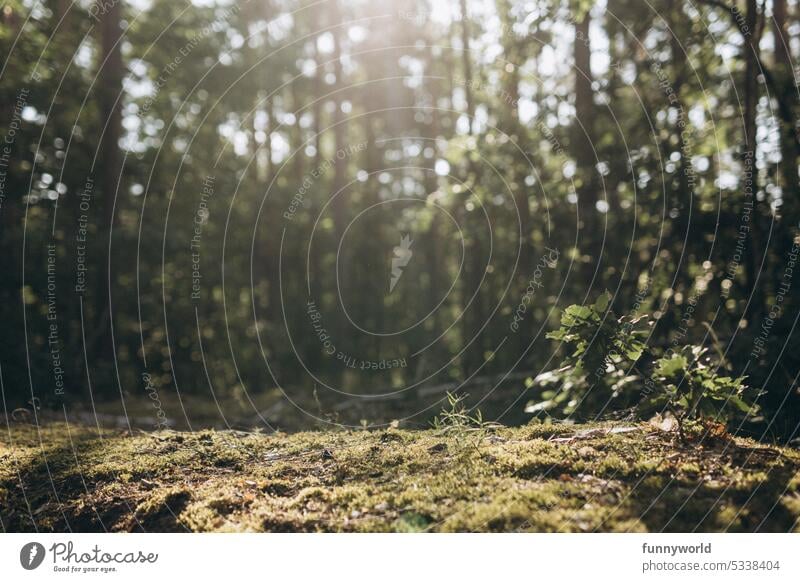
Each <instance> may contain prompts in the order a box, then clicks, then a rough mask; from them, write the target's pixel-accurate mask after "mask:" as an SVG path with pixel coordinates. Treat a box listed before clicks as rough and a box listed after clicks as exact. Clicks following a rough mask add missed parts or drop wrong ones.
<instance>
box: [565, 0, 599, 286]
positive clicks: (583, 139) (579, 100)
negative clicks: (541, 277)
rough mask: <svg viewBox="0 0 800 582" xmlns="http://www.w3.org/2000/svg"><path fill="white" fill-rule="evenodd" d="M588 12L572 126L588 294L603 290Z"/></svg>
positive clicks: (582, 17)
mask: <svg viewBox="0 0 800 582" xmlns="http://www.w3.org/2000/svg"><path fill="white" fill-rule="evenodd" d="M590 23H591V16H590V14H589V9H588V8H584V7H581V12H580V13H579V14H577V15H576V20H575V41H574V42H573V58H574V61H575V63H574V64H575V123H574V124H573V127H572V153H573V156H574V157H575V163H576V164H577V172H576V174H577V177H578V188H577V189H578V191H577V195H578V232H579V243H578V244H579V247H580V249H581V254H582V255H583V254H588V255H589V257H590V258H589V260H588V262H587V263H586V264H585V265H584V266H583V269H581V271H582V274H581V278H582V280H583V281H582V282H583V283H584V285H585V287H586V291H587V293H588V292H589V291H591V289H592V288H594V287H602V284H603V282H602V274H603V273H602V268H601V263H602V253H601V252H600V248H601V244H602V243H603V241H602V240H601V238H600V236H599V233H598V228H597V200H598V194H597V188H598V185H597V180H596V178H595V177H596V171H595V161H596V156H595V153H594V144H595V136H594V115H595V112H594V90H593V89H592V82H593V78H592V70H591V56H592V51H591V46H590V44H589V25H590Z"/></svg>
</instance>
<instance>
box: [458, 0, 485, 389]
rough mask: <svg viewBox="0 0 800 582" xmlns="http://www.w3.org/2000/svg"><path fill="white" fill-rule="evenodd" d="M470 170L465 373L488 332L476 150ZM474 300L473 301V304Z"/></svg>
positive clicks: (470, 112)
mask: <svg viewBox="0 0 800 582" xmlns="http://www.w3.org/2000/svg"><path fill="white" fill-rule="evenodd" d="M460 6H461V50H462V66H463V74H464V97H465V100H466V104H467V117H468V122H469V123H468V126H469V128H468V134H469V136H470V137H471V138H473V139H475V141H476V142H477V139H478V138H477V136H475V102H474V97H473V94H472V88H473V83H474V80H473V76H472V63H471V54H470V27H469V13H468V11H467V0H460ZM466 155H467V171H468V174H469V177H468V179H467V180H466V189H465V192H464V196H463V203H464V205H465V206H466V205H467V204H468V203H469V202H470V198H473V199H474V200H475V202H474V204H475V208H474V209H473V210H472V211H471V212H470V211H469V210H467V211H466V212H464V213H463V216H464V223H465V225H466V226H467V232H466V235H465V236H466V241H465V242H466V252H467V256H466V260H465V271H466V273H465V274H466V277H465V279H466V290H465V291H466V292H465V296H464V304H463V308H464V310H465V311H464V314H463V322H464V343H465V346H466V344H469V347H467V348H466V352H465V354H464V375H465V376H468V375H470V374H472V373H473V372H474V371H475V370H477V369H478V368H479V367H480V365H481V364H482V362H483V354H484V333H483V331H482V330H481V326H482V325H483V322H484V306H483V289H481V281H482V279H483V274H484V272H485V267H484V264H483V258H484V257H483V245H482V242H481V228H482V224H481V222H480V221H479V220H477V219H476V218H475V217H476V216H477V214H478V213H479V212H480V210H479V205H480V200H479V194H478V189H479V188H480V187H481V166H480V165H479V164H476V163H475V160H474V157H473V155H472V152H466ZM470 299H472V303H471V304H469V301H470Z"/></svg>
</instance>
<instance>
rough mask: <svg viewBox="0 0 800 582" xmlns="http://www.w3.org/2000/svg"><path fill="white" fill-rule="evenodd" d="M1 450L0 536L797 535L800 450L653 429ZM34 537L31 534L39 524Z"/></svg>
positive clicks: (219, 434)
mask: <svg viewBox="0 0 800 582" xmlns="http://www.w3.org/2000/svg"><path fill="white" fill-rule="evenodd" d="M11 426H12V428H11V429H10V430H9V431H7V432H4V433H3V435H2V437H0V518H1V519H2V527H3V529H4V530H5V531H34V530H38V531H41V532H46V531H57V532H60V531H70V530H72V531H104V530H108V531H143V530H144V531H506V532H508V531H540V532H542V531H543V532H572V531H577V532H584V531H615V532H617V531H636V532H641V531H694V530H696V531H781V532H785V531H798V529H799V528H800V521H798V520H799V519H800V451H797V450H794V449H789V448H781V447H778V446H770V445H764V444H760V443H757V442H755V441H752V440H748V439H740V438H733V437H730V436H729V435H728V434H726V433H724V432H721V431H720V432H717V433H715V434H708V433H707V432H704V433H703V434H702V436H701V435H700V434H699V433H690V434H688V435H687V441H686V442H682V441H680V440H679V439H678V438H677V436H676V434H675V433H674V432H667V431H664V430H662V429H661V428H659V427H657V426H654V425H651V424H629V423H628V424H620V423H616V424H613V423H612V424H609V423H604V424H585V425H563V424H558V425H542V424H539V425H535V424H531V425H528V426H524V427H519V428H501V427H497V428H478V429H474V430H468V429H457V430H451V431H442V430H435V429H430V430H418V431H407V430H398V429H392V428H390V429H388V430H369V431H367V430H363V431H327V432H326V431H317V432H304V433H295V434H282V433H275V434H270V435H267V434H261V433H246V432H238V431H201V432H176V431H158V432H143V431H136V432H135V433H134V435H133V436H131V435H129V434H127V433H120V432H118V431H117V432H108V431H107V432H103V433H101V434H100V435H99V436H98V431H97V428H96V427H94V428H93V429H90V428H88V427H80V426H76V425H70V426H69V427H67V426H66V425H64V424H63V423H61V424H56V423H51V424H47V425H44V426H40V427H38V428H37V427H35V426H32V425H21V424H17V425H11ZM34 522H35V523H34Z"/></svg>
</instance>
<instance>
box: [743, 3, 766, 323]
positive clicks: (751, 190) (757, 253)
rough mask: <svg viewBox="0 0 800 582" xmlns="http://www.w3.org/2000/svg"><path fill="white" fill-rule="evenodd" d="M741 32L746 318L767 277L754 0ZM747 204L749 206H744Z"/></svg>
mask: <svg viewBox="0 0 800 582" xmlns="http://www.w3.org/2000/svg"><path fill="white" fill-rule="evenodd" d="M746 5H747V9H746V13H745V26H746V28H745V29H743V30H742V34H744V61H745V70H744V82H743V85H744V111H743V113H742V123H743V130H744V140H743V142H742V145H743V152H742V179H741V183H742V187H743V189H744V193H745V199H744V207H743V208H742V212H743V213H745V212H748V211H751V219H750V250H749V252H748V253H746V258H745V265H746V269H747V290H748V292H749V294H750V301H751V304H750V305H751V307H750V320H751V321H757V320H758V319H759V317H760V315H761V313H762V312H763V307H764V285H765V283H766V279H767V277H762V278H761V282H760V284H759V283H758V282H757V281H758V279H759V271H760V268H761V255H762V253H763V251H764V249H763V248H762V246H761V245H762V230H763V228H764V221H763V220H762V216H761V214H762V209H761V206H762V205H761V204H759V202H758V198H757V196H756V194H757V193H758V168H757V167H756V148H757V142H756V130H757V127H756V113H757V107H758V97H759V89H758V77H759V75H760V70H759V69H760V67H759V62H760V49H759V43H760V41H761V30H762V23H761V22H759V21H760V19H759V11H758V4H757V0H746ZM748 208H749V209H750V210H748Z"/></svg>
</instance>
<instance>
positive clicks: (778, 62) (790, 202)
mask: <svg viewBox="0 0 800 582" xmlns="http://www.w3.org/2000/svg"><path fill="white" fill-rule="evenodd" d="M772 15H773V19H774V20H773V22H772V34H773V37H774V42H775V78H776V85H777V90H779V91H780V92H781V95H779V98H781V99H784V100H785V101H786V102H787V104H788V105H789V109H790V111H789V113H790V116H789V117H788V119H786V118H784V119H782V120H781V138H780V145H781V165H780V184H781V190H782V192H783V213H784V215H785V216H786V217H787V218H789V219H790V221H793V222H794V223H795V225H796V224H797V220H796V219H797V218H798V206H800V185H798V173H797V149H796V147H797V146H796V142H797V129H796V127H795V124H796V117H795V116H796V112H797V104H796V103H797V90H796V88H795V85H794V74H793V71H792V56H791V53H790V50H789V42H790V38H791V37H790V36H789V11H788V7H787V5H786V0H773V3H772Z"/></svg>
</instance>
